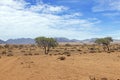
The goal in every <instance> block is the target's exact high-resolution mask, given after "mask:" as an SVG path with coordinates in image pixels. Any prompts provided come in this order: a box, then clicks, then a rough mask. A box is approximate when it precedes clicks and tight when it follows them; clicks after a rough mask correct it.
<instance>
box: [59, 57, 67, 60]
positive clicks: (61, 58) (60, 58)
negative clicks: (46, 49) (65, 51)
mask: <svg viewBox="0 0 120 80" xmlns="http://www.w3.org/2000/svg"><path fill="white" fill-rule="evenodd" d="M57 59H59V60H65V59H66V57H65V56H60V57H58V58H57Z"/></svg>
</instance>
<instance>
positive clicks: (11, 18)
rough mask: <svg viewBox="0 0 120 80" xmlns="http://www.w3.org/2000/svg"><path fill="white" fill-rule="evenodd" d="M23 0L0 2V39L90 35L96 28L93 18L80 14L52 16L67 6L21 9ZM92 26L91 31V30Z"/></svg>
mask: <svg viewBox="0 0 120 80" xmlns="http://www.w3.org/2000/svg"><path fill="white" fill-rule="evenodd" d="M27 4H29V3H26V2H25V1H23V0H21V1H19V0H1V1H0V36H1V38H2V39H9V38H19V37H36V36H50V37H69V38H78V39H83V38H90V37H94V36H93V33H92V32H95V31H96V30H97V28H95V26H96V22H97V21H96V20H95V21H89V20H86V19H81V18H80V16H82V14H81V13H73V14H67V15H61V16H60V15H56V13H62V12H64V11H66V10H67V9H68V8H67V7H64V6H53V5H48V4H43V3H40V4H37V5H34V6H31V7H29V8H25V7H26V5H27ZM93 28H94V30H93Z"/></svg>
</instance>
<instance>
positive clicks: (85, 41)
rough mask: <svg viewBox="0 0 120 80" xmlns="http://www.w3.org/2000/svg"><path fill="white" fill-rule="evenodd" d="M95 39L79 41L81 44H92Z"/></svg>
mask: <svg viewBox="0 0 120 80" xmlns="http://www.w3.org/2000/svg"><path fill="white" fill-rule="evenodd" d="M96 39H97V38H91V39H85V40H81V42H82V43H94V42H95V40H96Z"/></svg>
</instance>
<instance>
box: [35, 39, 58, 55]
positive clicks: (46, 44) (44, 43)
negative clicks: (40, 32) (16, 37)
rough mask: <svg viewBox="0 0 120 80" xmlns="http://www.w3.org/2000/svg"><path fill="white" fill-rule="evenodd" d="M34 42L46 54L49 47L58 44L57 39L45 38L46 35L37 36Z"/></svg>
mask: <svg viewBox="0 0 120 80" xmlns="http://www.w3.org/2000/svg"><path fill="white" fill-rule="evenodd" d="M35 42H36V43H37V45H38V46H39V47H42V48H43V49H44V53H45V54H48V53H49V51H50V48H52V47H56V46H57V45H58V43H57V41H56V40H55V39H53V38H46V37H37V38H35Z"/></svg>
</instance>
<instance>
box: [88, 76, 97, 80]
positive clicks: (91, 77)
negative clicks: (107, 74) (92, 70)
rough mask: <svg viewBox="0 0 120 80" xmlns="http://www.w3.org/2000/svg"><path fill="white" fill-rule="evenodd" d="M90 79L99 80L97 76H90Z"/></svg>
mask: <svg viewBox="0 0 120 80" xmlns="http://www.w3.org/2000/svg"><path fill="white" fill-rule="evenodd" d="M89 79H90V80H97V79H96V78H95V76H89Z"/></svg>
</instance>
